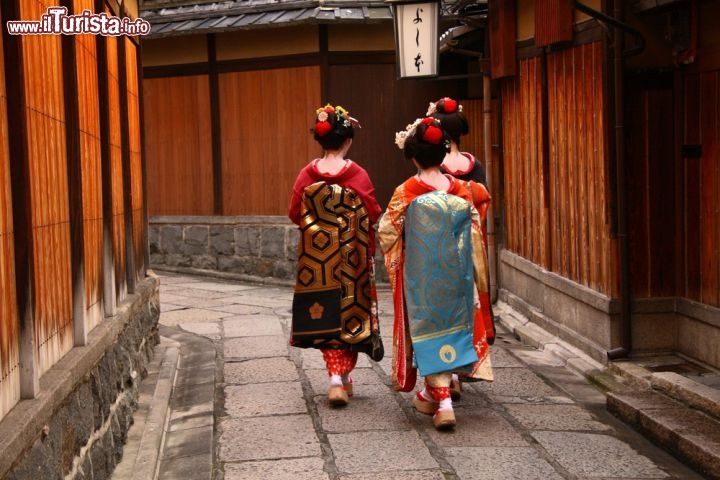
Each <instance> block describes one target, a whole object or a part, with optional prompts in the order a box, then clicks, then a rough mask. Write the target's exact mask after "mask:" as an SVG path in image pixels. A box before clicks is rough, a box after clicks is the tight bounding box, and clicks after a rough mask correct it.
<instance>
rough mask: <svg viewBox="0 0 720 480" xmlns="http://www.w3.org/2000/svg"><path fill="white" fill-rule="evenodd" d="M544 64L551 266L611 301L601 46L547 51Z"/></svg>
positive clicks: (611, 247)
mask: <svg viewBox="0 0 720 480" xmlns="http://www.w3.org/2000/svg"><path fill="white" fill-rule="evenodd" d="M547 65H548V67H547V68H548V74H547V75H548V82H547V83H548V102H547V103H548V109H549V111H548V118H549V121H548V134H549V155H550V158H549V163H550V165H551V168H550V172H549V176H548V178H549V180H550V185H549V187H550V202H551V205H552V207H551V210H552V211H553V212H554V216H553V218H552V219H551V223H552V225H553V227H554V228H552V233H553V235H554V237H553V240H552V263H551V268H552V271H554V272H556V273H559V274H561V275H563V276H564V277H566V278H569V279H571V280H574V281H575V282H577V283H579V284H582V285H585V286H588V287H590V288H592V289H594V290H597V291H599V292H601V293H604V294H606V295H609V296H612V295H614V294H615V293H616V292H617V285H616V283H617V282H616V280H615V279H616V275H615V274H614V269H615V243H614V242H613V241H612V239H611V231H610V221H609V220H610V216H609V212H608V210H607V208H608V198H607V194H608V189H607V185H608V182H609V179H608V178H607V169H606V165H605V157H606V155H605V124H604V117H603V114H602V112H603V111H604V110H605V109H604V102H605V99H604V90H603V83H602V78H603V69H602V65H603V49H602V45H601V44H600V43H599V42H595V43H590V44H585V45H582V46H578V47H575V48H572V49H567V50H562V51H559V52H556V53H552V54H549V55H548V58H547ZM580 99H582V101H581V100H580Z"/></svg>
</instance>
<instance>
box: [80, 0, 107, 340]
mask: <svg viewBox="0 0 720 480" xmlns="http://www.w3.org/2000/svg"><path fill="white" fill-rule="evenodd" d="M93 4H94V1H93V0H75V5H74V11H75V12H82V11H83V10H90V11H93ZM75 48H76V59H77V82H78V85H77V89H78V102H79V122H80V156H81V158H82V176H83V178H82V190H83V215H84V219H83V232H84V242H85V265H84V267H85V305H86V309H87V315H86V316H85V324H86V325H85V331H86V332H89V331H90V330H92V328H93V327H94V326H95V325H97V324H98V323H99V322H100V321H101V320H102V318H103V308H102V296H103V271H102V267H103V266H102V251H103V250H102V249H103V223H102V222H103V211H102V178H101V175H102V170H101V161H100V160H101V159H100V115H99V107H98V106H99V98H98V72H97V51H96V38H95V36H93V35H76V36H75Z"/></svg>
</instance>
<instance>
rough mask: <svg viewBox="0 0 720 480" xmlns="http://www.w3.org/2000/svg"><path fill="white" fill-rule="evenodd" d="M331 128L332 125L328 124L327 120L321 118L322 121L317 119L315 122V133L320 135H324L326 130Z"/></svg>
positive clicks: (326, 132)
mask: <svg viewBox="0 0 720 480" xmlns="http://www.w3.org/2000/svg"><path fill="white" fill-rule="evenodd" d="M330 130H332V125H330V122H328V121H327V120H323V121H322V122H320V121H318V122H316V123H315V133H317V134H318V136H320V137H324V136H325V135H327V134H328V132H329V131H330Z"/></svg>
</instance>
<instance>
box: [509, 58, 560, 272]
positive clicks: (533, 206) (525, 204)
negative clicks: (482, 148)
mask: <svg viewBox="0 0 720 480" xmlns="http://www.w3.org/2000/svg"><path fill="white" fill-rule="evenodd" d="M540 67H541V64H540V60H539V59H538V58H534V59H529V60H523V61H521V62H520V65H519V75H518V76H517V77H514V78H513V79H509V80H508V81H506V82H505V83H504V86H503V122H504V125H505V128H504V131H503V132H504V141H503V143H504V152H503V157H504V160H503V162H504V168H505V171H504V173H505V175H504V178H505V186H504V192H505V218H506V230H505V238H506V247H507V248H508V249H509V250H512V251H513V252H515V253H517V254H518V255H521V256H522V257H524V258H527V259H528V260H530V261H532V262H533V263H536V264H537V265H540V266H542V267H544V268H549V267H550V262H549V258H548V241H549V238H550V236H551V235H552V234H551V232H548V209H547V208H546V198H545V189H544V182H545V181H546V180H545V178H546V176H547V175H548V172H545V171H544V169H543V160H544V153H543V143H542V118H543V111H542V98H541V71H540Z"/></svg>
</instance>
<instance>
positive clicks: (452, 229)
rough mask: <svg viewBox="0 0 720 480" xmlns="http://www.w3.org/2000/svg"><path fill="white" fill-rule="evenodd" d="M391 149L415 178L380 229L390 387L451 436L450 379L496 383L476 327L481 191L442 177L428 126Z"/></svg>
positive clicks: (481, 287) (440, 145)
mask: <svg viewBox="0 0 720 480" xmlns="http://www.w3.org/2000/svg"><path fill="white" fill-rule="evenodd" d="M395 142H396V143H397V145H398V146H399V147H400V148H401V149H402V150H403V154H404V156H405V158H406V159H408V160H410V161H411V162H412V163H413V164H414V165H415V167H417V169H418V173H417V174H416V175H413V176H412V177H410V178H409V179H407V180H406V181H405V182H403V183H402V184H401V185H400V186H398V187H397V188H396V189H395V192H394V193H393V196H392V198H391V200H390V203H389V204H388V207H387V210H386V211H385V213H384V215H383V216H382V218H381V220H380V225H379V229H378V240H379V242H380V248H381V249H382V251H383V253H384V254H385V266H386V268H387V271H388V275H389V278H390V286H391V288H392V292H393V305H394V311H395V318H394V325H393V349H394V352H393V364H392V379H393V383H394V386H395V388H396V389H397V390H400V391H404V392H410V391H412V390H413V389H414V387H415V383H416V378H417V374H418V371H419V373H420V375H423V376H424V377H425V380H424V388H423V389H422V390H420V391H419V392H417V394H416V395H415V397H414V398H413V405H414V406H415V408H416V410H417V411H419V412H421V413H424V414H430V415H433V424H434V426H435V428H437V429H438V430H443V429H451V428H454V427H455V424H456V419H455V414H454V411H453V406H452V399H451V396H450V384H451V380H452V374H453V373H458V374H460V375H462V376H463V377H465V378H467V379H469V380H486V381H492V379H493V376H492V368H491V365H490V358H489V347H488V343H487V338H486V336H485V329H484V325H483V324H482V322H476V321H475V314H474V301H475V292H477V293H484V292H487V287H488V285H487V281H486V277H485V276H484V274H483V272H484V271H485V257H484V254H483V245H482V232H481V226H480V214H479V213H478V211H477V209H476V208H475V207H474V203H475V202H476V200H475V197H476V196H481V195H484V196H485V199H486V201H489V196H487V191H486V190H485V189H484V188H483V187H482V185H480V184H477V183H474V182H465V181H462V180H458V179H456V178H454V177H453V176H451V175H447V174H444V173H443V172H442V171H441V169H440V165H441V163H442V161H443V159H444V158H445V154H446V151H447V142H448V138H447V136H446V134H445V133H444V131H443V130H442V129H441V126H440V122H439V121H437V120H435V119H433V118H430V117H426V118H424V119H418V120H416V121H415V122H414V123H413V124H411V125H408V127H407V129H406V130H405V131H404V132H399V133H398V134H397V135H396V140H395Z"/></svg>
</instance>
